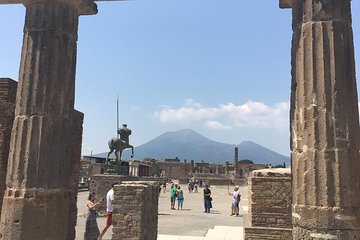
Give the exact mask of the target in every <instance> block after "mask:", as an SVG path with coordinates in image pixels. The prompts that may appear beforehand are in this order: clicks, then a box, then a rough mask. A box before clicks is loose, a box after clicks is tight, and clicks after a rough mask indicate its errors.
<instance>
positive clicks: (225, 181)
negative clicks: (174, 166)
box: [179, 177, 247, 186]
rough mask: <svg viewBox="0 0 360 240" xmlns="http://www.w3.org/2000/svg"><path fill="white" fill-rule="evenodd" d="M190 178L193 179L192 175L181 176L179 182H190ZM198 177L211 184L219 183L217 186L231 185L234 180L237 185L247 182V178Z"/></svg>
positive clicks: (243, 184)
mask: <svg viewBox="0 0 360 240" xmlns="http://www.w3.org/2000/svg"><path fill="white" fill-rule="evenodd" d="M195 178H196V177H195ZM189 179H192V177H187V178H180V179H179V183H180V184H187V183H188V182H189ZM196 179H198V180H201V181H202V182H205V183H207V184H209V185H210V186H214V185H217V186H229V185H231V184H232V182H235V185H238V186H245V185H246V184H247V183H246V179H245V178H235V179H231V178H212V177H199V178H196Z"/></svg>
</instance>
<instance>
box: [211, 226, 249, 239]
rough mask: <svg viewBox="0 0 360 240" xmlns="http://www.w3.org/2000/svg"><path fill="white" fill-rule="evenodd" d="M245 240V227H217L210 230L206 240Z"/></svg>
mask: <svg viewBox="0 0 360 240" xmlns="http://www.w3.org/2000/svg"><path fill="white" fill-rule="evenodd" d="M242 239H244V228H243V227H230V226H215V227H214V228H213V229H209V231H208V232H207V233H206V236H205V238H204V240H242Z"/></svg>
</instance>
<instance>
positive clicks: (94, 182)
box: [90, 174, 162, 213]
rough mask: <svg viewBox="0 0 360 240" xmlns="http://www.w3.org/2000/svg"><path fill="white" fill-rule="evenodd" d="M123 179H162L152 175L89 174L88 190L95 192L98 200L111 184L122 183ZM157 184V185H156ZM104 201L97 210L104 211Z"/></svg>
mask: <svg viewBox="0 0 360 240" xmlns="http://www.w3.org/2000/svg"><path fill="white" fill-rule="evenodd" d="M123 181H155V182H159V181H162V178H153V177H132V176H122V175H110V174H98V175H94V176H91V179H90V191H91V192H94V193H95V194H96V198H97V199H98V200H101V199H103V198H104V199H105V198H106V193H107V192H108V191H109V190H110V189H111V184H113V183H118V184H120V183H122V182H123ZM158 186H159V185H158ZM105 211H106V201H104V202H102V203H101V204H100V206H99V212H101V213H105Z"/></svg>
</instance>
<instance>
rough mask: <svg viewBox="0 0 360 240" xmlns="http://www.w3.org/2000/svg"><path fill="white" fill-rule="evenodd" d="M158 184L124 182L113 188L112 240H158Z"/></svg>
mask: <svg viewBox="0 0 360 240" xmlns="http://www.w3.org/2000/svg"><path fill="white" fill-rule="evenodd" d="M158 189H159V184H158V183H157V182H123V183H122V184H120V185H116V186H115V188H114V193H115V195H114V202H113V203H114V212H113V234H112V239H114V240H123V239H133V240H148V239H156V238H157V229H158V226H157V224H158V201H159V192H158Z"/></svg>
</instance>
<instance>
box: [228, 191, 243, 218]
mask: <svg viewBox="0 0 360 240" xmlns="http://www.w3.org/2000/svg"><path fill="white" fill-rule="evenodd" d="M228 194H229V195H230V196H231V213H230V216H239V202H240V197H241V195H240V191H239V187H238V186H235V187H234V191H233V193H230V191H229V188H228Z"/></svg>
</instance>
